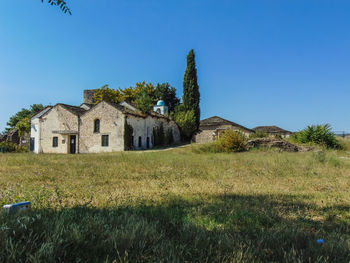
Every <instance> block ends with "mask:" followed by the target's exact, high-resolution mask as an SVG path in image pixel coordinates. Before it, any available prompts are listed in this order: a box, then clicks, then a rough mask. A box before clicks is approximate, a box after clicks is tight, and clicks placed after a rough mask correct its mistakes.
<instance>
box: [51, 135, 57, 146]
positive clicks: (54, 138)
mask: <svg viewBox="0 0 350 263" xmlns="http://www.w3.org/2000/svg"><path fill="white" fill-rule="evenodd" d="M52 147H58V137H53V138H52Z"/></svg>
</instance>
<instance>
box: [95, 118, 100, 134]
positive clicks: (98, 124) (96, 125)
mask: <svg viewBox="0 0 350 263" xmlns="http://www.w3.org/2000/svg"><path fill="white" fill-rule="evenodd" d="M94 132H97V133H98V132H100V120H99V119H97V120H95V121H94Z"/></svg>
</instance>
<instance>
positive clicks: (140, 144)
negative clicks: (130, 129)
mask: <svg viewBox="0 0 350 263" xmlns="http://www.w3.org/2000/svg"><path fill="white" fill-rule="evenodd" d="M139 147H140V148H141V147H142V139H141V136H139Z"/></svg>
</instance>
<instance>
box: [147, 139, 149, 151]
mask: <svg viewBox="0 0 350 263" xmlns="http://www.w3.org/2000/svg"><path fill="white" fill-rule="evenodd" d="M149 147H150V145H149V137H147V149H149Z"/></svg>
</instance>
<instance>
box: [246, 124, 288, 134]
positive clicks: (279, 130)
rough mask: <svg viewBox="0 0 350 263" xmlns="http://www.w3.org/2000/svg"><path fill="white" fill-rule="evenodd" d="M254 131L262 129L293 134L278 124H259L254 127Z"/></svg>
mask: <svg viewBox="0 0 350 263" xmlns="http://www.w3.org/2000/svg"><path fill="white" fill-rule="evenodd" d="M253 130H254V131H260V132H265V133H281V134H286V133H288V134H292V132H291V131H287V130H284V129H282V128H280V127H277V126H258V127H255V128H253Z"/></svg>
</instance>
